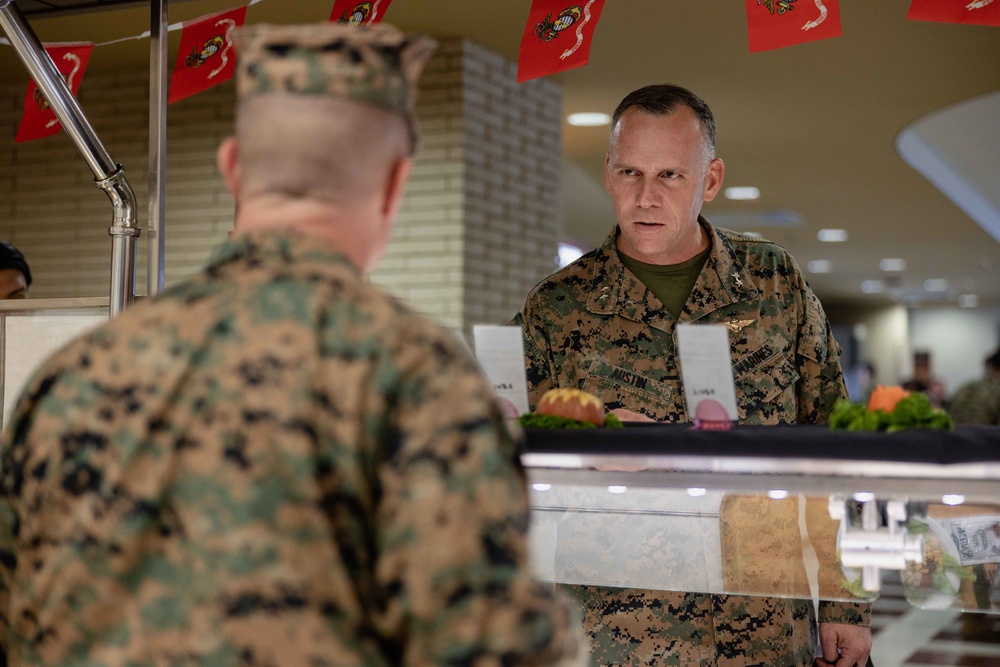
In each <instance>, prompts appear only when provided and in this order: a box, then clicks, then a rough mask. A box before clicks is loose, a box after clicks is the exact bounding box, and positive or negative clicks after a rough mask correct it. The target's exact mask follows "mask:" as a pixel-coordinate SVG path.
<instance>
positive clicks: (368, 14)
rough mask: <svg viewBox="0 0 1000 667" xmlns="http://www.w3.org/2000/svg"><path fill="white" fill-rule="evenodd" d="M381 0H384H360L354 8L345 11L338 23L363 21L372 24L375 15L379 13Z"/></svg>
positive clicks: (353, 23) (358, 22)
mask: <svg viewBox="0 0 1000 667" xmlns="http://www.w3.org/2000/svg"><path fill="white" fill-rule="evenodd" d="M381 1H382V0H375V2H374V3H371V2H359V3H358V4H356V5H354V9H352V10H350V11H345V12H344V13H343V15H342V16H341V17H340V18H339V19H337V23H346V24H347V25H361V24H363V23H367V24H371V23H372V22H374V21H375V17H376V15H377V13H378V5H379V3H380V2H381Z"/></svg>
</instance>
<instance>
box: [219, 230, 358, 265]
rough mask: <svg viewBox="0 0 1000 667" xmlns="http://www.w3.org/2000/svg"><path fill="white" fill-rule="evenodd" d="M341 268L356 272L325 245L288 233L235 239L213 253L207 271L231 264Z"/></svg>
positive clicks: (347, 262) (337, 251) (302, 235)
mask: <svg viewBox="0 0 1000 667" xmlns="http://www.w3.org/2000/svg"><path fill="white" fill-rule="evenodd" d="M310 260H312V261H320V262H323V263H338V264H344V265H345V266H347V267H349V268H350V269H351V270H353V271H354V272H355V273H357V269H355V268H354V265H353V264H351V263H350V261H348V259H347V258H346V257H345V256H344V255H343V254H342V253H341V252H340V251H339V250H337V248H336V247H335V246H333V245H331V244H330V243H329V242H328V241H323V240H321V239H317V238H314V237H311V236H307V235H305V234H299V233H295V232H288V231H260V232H251V233H249V234H240V235H239V236H235V237H233V238H232V239H230V240H229V241H226V242H225V243H223V244H222V245H219V246H217V247H216V248H215V250H214V251H213V252H212V256H211V258H210V259H209V261H208V265H207V267H206V270H207V271H210V272H215V271H220V270H222V269H224V268H225V267H226V266H228V265H232V264H244V265H250V266H283V265H290V264H297V263H301V262H305V261H310Z"/></svg>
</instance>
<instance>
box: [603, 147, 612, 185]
mask: <svg viewBox="0 0 1000 667" xmlns="http://www.w3.org/2000/svg"><path fill="white" fill-rule="evenodd" d="M604 189H605V190H607V191H608V194H611V153H605V154H604Z"/></svg>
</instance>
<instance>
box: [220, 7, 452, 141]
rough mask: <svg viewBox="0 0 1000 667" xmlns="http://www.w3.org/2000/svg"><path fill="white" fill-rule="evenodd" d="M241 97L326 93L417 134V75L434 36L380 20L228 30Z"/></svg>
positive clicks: (433, 45)
mask: <svg viewBox="0 0 1000 667" xmlns="http://www.w3.org/2000/svg"><path fill="white" fill-rule="evenodd" d="M233 34H234V36H235V39H236V47H237V53H238V58H237V64H236V86H237V91H238V94H239V97H240V99H246V98H248V97H253V96H257V95H261V94H266V93H287V94H292V95H326V96H330V97H339V98H343V99H347V100H351V101H354V102H361V103H364V104H372V105H375V106H377V107H381V108H384V109H388V110H389V111H394V112H397V113H399V114H401V115H402V116H404V117H405V118H406V120H407V122H408V124H409V126H410V130H411V133H413V135H414V136H415V135H416V130H415V127H416V120H415V116H414V109H415V107H416V99H417V81H418V80H419V78H420V73H421V72H422V71H423V68H424V65H425V64H426V63H427V61H428V60H429V59H430V57H431V55H432V54H433V53H434V50H435V49H436V48H437V42H435V41H434V40H433V39H431V38H429V37H426V36H424V35H407V34H405V33H403V32H401V31H400V30H399V29H398V28H396V27H394V26H391V25H389V24H385V23H381V24H376V25H372V26H354V25H347V24H344V23H336V22H332V23H317V24H313V25H305V26H302V25H287V26H282V25H269V24H266V23H264V24H256V25H252V26H248V27H244V28H238V29H237V30H236V31H234V33H233Z"/></svg>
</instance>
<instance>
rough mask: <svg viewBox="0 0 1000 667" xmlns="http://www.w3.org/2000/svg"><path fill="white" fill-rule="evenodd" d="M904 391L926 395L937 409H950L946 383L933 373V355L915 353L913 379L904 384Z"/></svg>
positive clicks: (924, 352) (923, 352)
mask: <svg viewBox="0 0 1000 667" xmlns="http://www.w3.org/2000/svg"><path fill="white" fill-rule="evenodd" d="M902 386H903V389H906V390H907V391H916V392H919V393H921V394H925V395H926V396H927V399H928V400H929V401H930V402H931V405H933V406H934V407H935V408H947V407H948V392H947V390H946V389H945V386H944V383H943V382H941V380H939V379H938V378H936V377H934V374H933V373H932V372H931V353H930V352H926V351H922V352H914V353H913V377H911V378H910V379H909V380H906V381H905V382H903V385H902Z"/></svg>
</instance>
